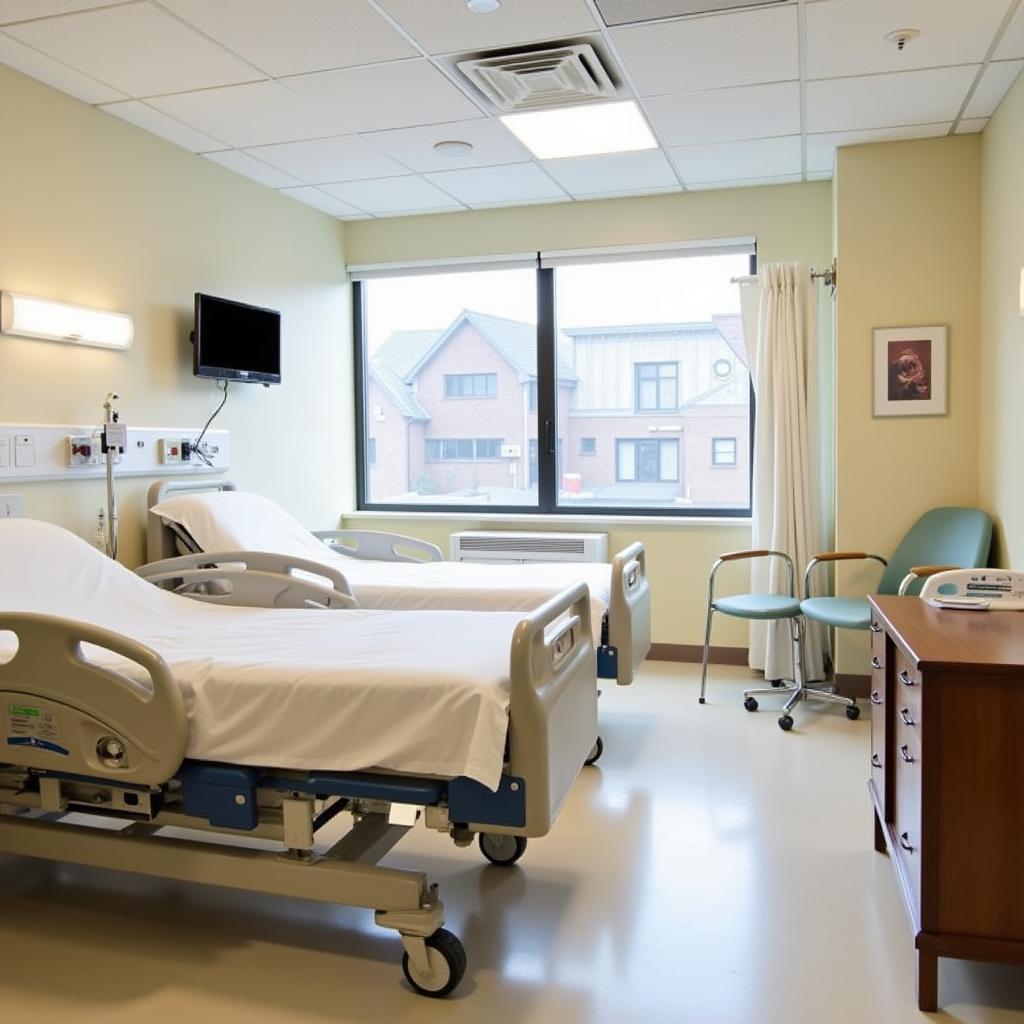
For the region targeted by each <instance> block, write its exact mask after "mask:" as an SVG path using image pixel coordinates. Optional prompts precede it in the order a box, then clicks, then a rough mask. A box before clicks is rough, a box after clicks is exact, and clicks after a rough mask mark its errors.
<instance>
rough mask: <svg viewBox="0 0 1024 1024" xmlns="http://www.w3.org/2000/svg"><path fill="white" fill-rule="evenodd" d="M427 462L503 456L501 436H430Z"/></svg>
mask: <svg viewBox="0 0 1024 1024" xmlns="http://www.w3.org/2000/svg"><path fill="white" fill-rule="evenodd" d="M426 456H427V462H471V461H473V460H474V459H499V458H501V438H500V437H459V438H453V439H447V438H441V439H438V438H428V439H427V442H426Z"/></svg>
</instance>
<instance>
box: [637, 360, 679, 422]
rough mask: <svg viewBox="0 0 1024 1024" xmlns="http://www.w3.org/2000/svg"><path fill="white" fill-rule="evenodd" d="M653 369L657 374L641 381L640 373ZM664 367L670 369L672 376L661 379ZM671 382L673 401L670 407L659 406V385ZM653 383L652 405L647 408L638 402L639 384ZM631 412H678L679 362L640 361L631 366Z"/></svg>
mask: <svg viewBox="0 0 1024 1024" xmlns="http://www.w3.org/2000/svg"><path fill="white" fill-rule="evenodd" d="M652 367H653V368H655V369H656V370H657V372H656V373H655V374H654V376H653V378H646V380H645V381H643V380H642V379H641V371H642V370H647V369H650V368H652ZM666 367H671V368H672V376H671V377H670V378H669V377H662V375H661V371H662V370H663V369H665V368H666ZM668 380H671V381H672V389H673V392H674V394H675V401H674V402H673V403H672V404H671V405H662V404H661V385H662V382H663V381H666V382H667V381H668ZM644 382H646V383H653V384H654V405H651V406H647V405H643V404H642V402H641V401H640V394H641V389H640V385H641V383H644ZM633 412H634V413H645V412H646V413H664V412H679V360H678V359H661V360H658V361H656V362H650V361H642V362H637V363H634V364H633Z"/></svg>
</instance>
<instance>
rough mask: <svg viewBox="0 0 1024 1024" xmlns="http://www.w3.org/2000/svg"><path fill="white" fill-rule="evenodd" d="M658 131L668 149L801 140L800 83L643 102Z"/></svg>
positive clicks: (759, 86) (657, 97) (716, 91)
mask: <svg viewBox="0 0 1024 1024" xmlns="http://www.w3.org/2000/svg"><path fill="white" fill-rule="evenodd" d="M642 103H643V108H644V111H645V112H646V114H647V118H648V120H649V121H650V122H651V125H652V126H653V128H654V130H655V131H656V132H657V133H658V135H659V136H660V138H661V140H662V142H664V143H665V145H666V146H691V145H698V144H701V143H707V142H732V141H736V140H739V139H759V138H769V137H771V136H776V135H797V134H799V132H800V84H799V83H798V82H776V83H775V84H773V85H746V86H740V87H738V88H735V89H713V90H710V91H708V92H689V93H683V94H678V95H674V96H653V97H650V98H648V99H645V100H643V101H642Z"/></svg>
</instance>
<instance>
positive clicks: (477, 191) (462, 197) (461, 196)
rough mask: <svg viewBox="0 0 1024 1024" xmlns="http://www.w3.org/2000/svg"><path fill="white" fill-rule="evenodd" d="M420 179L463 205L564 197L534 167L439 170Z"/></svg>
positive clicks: (531, 165) (511, 166)
mask: <svg viewBox="0 0 1024 1024" xmlns="http://www.w3.org/2000/svg"><path fill="white" fill-rule="evenodd" d="M424 177H425V178H427V180H428V181H431V182H433V183H434V184H435V185H437V186H438V187H439V188H442V189H444V191H445V192H448V193H449V194H450V195H453V196H455V198H456V199H458V200H459V201H460V202H463V203H465V204H466V205H467V206H483V205H490V204H501V205H504V206H513V205H516V204H518V203H522V202H528V201H531V200H546V199H565V198H567V196H566V195H565V193H564V192H563V191H562V190H561V189H560V188H559V187H558V186H557V185H556V184H555V183H554V182H553V181H552V180H551V179H550V178H549V177H548V176H547V175H546V174H545V173H544V172H543V171H542V170H541V169H540V168H539V167H538V166H537V165H536V164H512V165H509V166H506V167H478V168H472V169H469V170H464V171H440V172H438V173H436V174H426V175H424Z"/></svg>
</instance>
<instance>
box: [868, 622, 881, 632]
mask: <svg viewBox="0 0 1024 1024" xmlns="http://www.w3.org/2000/svg"><path fill="white" fill-rule="evenodd" d="M868 628H869V629H870V630H871V632H872V633H881V632H882V627H881V626H880V625H879V624H878V623H877V622H872V623H871V625H870V626H869V627H868Z"/></svg>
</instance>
